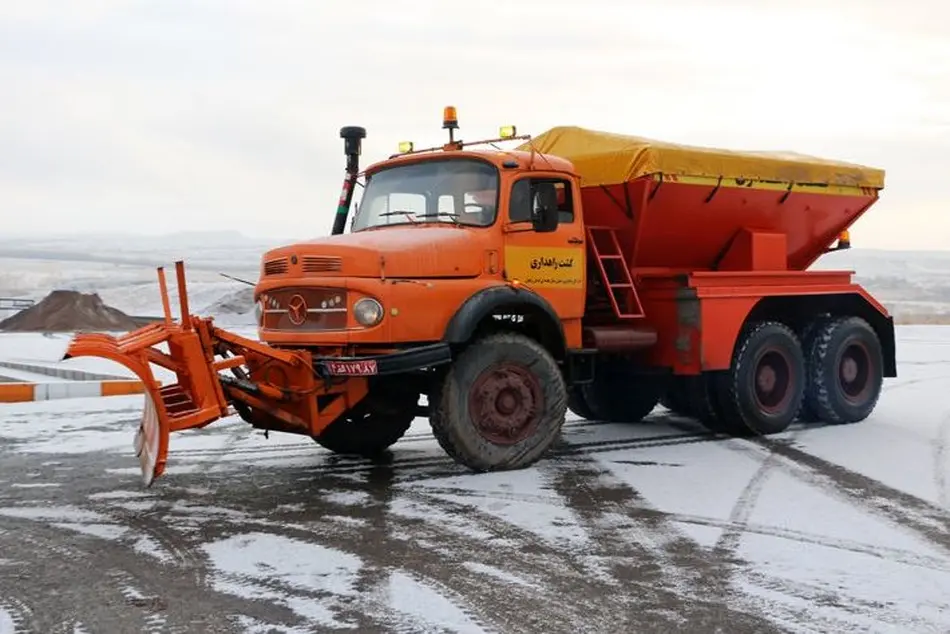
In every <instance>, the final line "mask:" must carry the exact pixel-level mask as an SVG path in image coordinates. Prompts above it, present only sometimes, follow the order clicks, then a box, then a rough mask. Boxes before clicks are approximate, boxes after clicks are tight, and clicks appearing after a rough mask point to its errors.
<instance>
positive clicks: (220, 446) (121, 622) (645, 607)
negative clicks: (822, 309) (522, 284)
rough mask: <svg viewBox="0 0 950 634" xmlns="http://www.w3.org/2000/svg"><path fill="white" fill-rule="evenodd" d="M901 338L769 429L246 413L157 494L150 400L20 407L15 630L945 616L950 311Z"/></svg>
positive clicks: (11, 430) (1, 551)
mask: <svg viewBox="0 0 950 634" xmlns="http://www.w3.org/2000/svg"><path fill="white" fill-rule="evenodd" d="M2 346H3V340H2V339H0V351H2ZM898 354H899V359H900V373H901V376H900V377H899V378H898V379H893V380H889V381H888V384H887V388H886V391H885V394H884V396H883V397H882V400H881V403H880V405H879V407H878V410H877V411H876V413H875V414H874V416H873V417H872V418H871V419H870V420H868V421H866V422H865V423H862V424H858V425H853V426H842V427H818V426H808V427H805V426H799V427H796V428H795V429H793V430H792V431H790V432H789V433H786V434H783V435H781V436H777V437H772V438H770V439H768V440H759V441H746V440H735V439H722V438H715V437H711V436H710V435H709V434H707V433H705V432H704V431H703V430H702V429H701V428H699V427H698V426H696V425H694V424H692V423H690V422H689V421H686V420H682V419H677V418H674V417H672V416H670V415H668V414H667V413H666V412H665V411H664V410H662V409H660V408H658V409H657V411H656V412H655V413H654V414H653V416H652V417H651V419H650V421H649V422H647V423H643V424H640V425H633V426H623V425H603V424H595V423H590V422H587V421H572V422H570V423H569V424H568V426H567V427H566V428H565V433H564V441H563V443H562V445H561V446H560V447H559V448H558V449H557V451H556V452H555V454H554V455H552V456H551V457H550V458H549V459H547V460H545V461H543V462H542V463H540V464H539V465H538V466H537V467H536V468H533V469H529V470H525V471H522V472H517V473H505V474H488V475H472V474H469V473H467V472H465V471H463V470H462V469H460V468H457V467H455V466H453V464H452V463H451V462H450V460H449V459H448V458H447V457H446V456H444V455H443V454H442V452H441V451H440V450H439V448H438V445H437V444H436V443H435V441H434V440H433V439H432V438H431V436H430V435H429V434H428V430H427V425H426V423H425V422H424V421H418V423H417V425H416V426H414V428H413V429H412V430H411V431H410V435H409V436H408V437H407V438H405V439H404V440H403V441H401V442H400V443H399V444H398V445H396V447H395V452H394V458H393V461H392V463H391V464H388V465H369V464H367V463H364V462H361V461H357V460H351V459H341V458H336V457H334V456H331V455H329V454H328V453H326V452H325V451H323V450H322V449H319V448H318V447H317V446H316V445H315V444H314V443H312V442H311V441H309V440H307V439H302V438H297V437H293V436H285V435H279V434H274V435H272V436H271V437H270V439H269V440H265V439H264V438H263V436H262V435H261V434H260V433H258V432H256V431H253V430H251V429H250V428H248V427H246V426H245V425H244V424H243V423H240V422H239V421H237V420H236V419H229V420H227V421H224V422H222V423H219V424H216V425H213V426H212V427H210V428H209V429H207V430H201V431H197V432H187V433H182V434H178V435H176V436H173V438H172V450H171V454H170V459H169V469H168V473H167V475H166V476H165V477H164V478H162V479H160V480H159V481H158V482H157V483H156V484H155V486H154V487H153V488H152V489H150V490H143V489H141V488H140V486H139V479H138V478H139V476H138V471H137V463H136V461H135V458H134V456H132V455H131V439H132V433H133V431H134V427H135V424H136V421H137V417H138V413H139V410H140V407H141V397H113V398H109V399H81V400H72V401H52V402H46V403H35V404H32V403H31V404H22V405H0V634H7V633H8V632H14V631H15V632H21V631H22V632H42V633H47V632H49V633H53V632H126V631H128V632H130V631H136V632H138V631H156V632H159V631H169V632H183V631H189V632H191V631H194V632H232V631H233V632H238V631H246V632H332V631H358V632H443V631H444V632H519V633H522V632H571V633H573V632H604V633H614V632H652V631H671V630H673V629H679V630H682V631H688V632H693V631H702V632H713V631H719V630H721V631H728V632H730V633H739V632H768V631H794V632H832V631H833V632H867V631H873V632H901V633H906V632H915V633H916V632H945V631H947V630H948V629H950V397H948V396H947V394H948V393H950V328H924V327H919V328H918V327H914V328H902V329H901V330H900V341H899V344H898Z"/></svg>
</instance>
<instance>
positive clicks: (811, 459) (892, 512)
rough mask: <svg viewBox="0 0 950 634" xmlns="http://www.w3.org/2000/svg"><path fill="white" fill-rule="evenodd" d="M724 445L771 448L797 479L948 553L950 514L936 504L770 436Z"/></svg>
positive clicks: (746, 449)
mask: <svg viewBox="0 0 950 634" xmlns="http://www.w3.org/2000/svg"><path fill="white" fill-rule="evenodd" d="M723 445H724V446H725V447H728V448H730V449H733V450H735V451H738V452H740V453H744V454H747V455H748V454H749V453H750V452H751V453H752V454H753V455H759V456H761V455H762V452H763V451H771V452H772V454H773V455H775V456H776V457H777V458H779V460H778V462H777V465H778V466H779V467H781V469H782V470H783V471H785V472H787V473H788V474H789V475H791V476H793V477H795V478H797V479H798V480H799V481H801V482H803V483H805V484H807V485H809V486H813V487H816V488H818V489H819V490H823V491H825V492H827V493H829V494H831V495H832V496H833V497H836V498H838V499H843V500H845V501H847V502H848V503H850V504H851V505H852V506H855V507H857V508H860V509H863V510H865V511H867V512H870V513H872V514H874V515H876V516H878V517H881V518H882V519H885V520H887V521H888V522H890V523H892V524H894V525H896V526H897V527H899V528H900V529H903V530H910V531H912V532H914V533H916V534H918V535H919V536H920V537H923V538H924V539H925V540H926V541H928V542H930V543H932V544H934V545H936V546H938V547H940V548H941V549H943V550H945V551H947V552H948V553H950V514H948V513H947V511H946V510H945V509H943V508H941V507H940V506H939V505H936V504H933V503H931V502H928V501H927V500H923V499H921V498H919V497H917V496H914V495H911V494H910V493H906V492H904V491H901V490H899V489H895V488H893V487H891V486H888V485H886V484H884V483H883V482H880V481H879V480H875V479H873V478H870V477H868V476H866V475H863V474H861V473H858V472H856V471H852V470H850V469H847V468H846V467H843V466H841V465H838V464H835V463H833V462H829V461H827V460H825V459H823V458H819V457H817V456H815V455H812V454H809V453H807V452H806V451H804V450H802V449H800V448H798V447H795V446H793V445H791V444H788V443H787V441H779V440H773V439H769V438H757V439H753V440H744V439H731V440H728V441H726V442H725V443H723Z"/></svg>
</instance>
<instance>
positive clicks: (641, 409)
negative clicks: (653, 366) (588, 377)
mask: <svg viewBox="0 0 950 634" xmlns="http://www.w3.org/2000/svg"><path fill="white" fill-rule="evenodd" d="M581 392H582V393H583V395H584V400H585V401H586V402H587V406H588V407H589V408H590V411H591V413H593V415H594V418H595V419H596V420H602V421H605V422H610V423H637V422H640V421H641V420H643V418H644V417H645V416H646V415H647V414H649V413H650V412H652V411H653V409H654V408H655V407H656V406H657V404H658V403H659V402H660V395H661V394H662V392H663V382H662V380H661V378H660V377H657V376H650V375H645V374H640V373H637V372H634V371H632V370H631V369H630V368H629V367H626V366H625V365H624V364H623V363H622V362H620V363H615V364H610V365H607V364H605V365H604V366H602V368H599V369H598V371H597V374H596V375H595V377H594V380H593V382H591V383H587V384H586V385H583V386H582V387H581Z"/></svg>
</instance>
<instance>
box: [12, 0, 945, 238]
mask: <svg viewBox="0 0 950 634" xmlns="http://www.w3.org/2000/svg"><path fill="white" fill-rule="evenodd" d="M0 94H2V97H3V105H2V109H0V112H2V114H0V218H2V222H0V235H3V234H6V235H10V234H14V233H20V232H27V231H30V230H31V229H39V228H44V229H46V228H49V229H53V230H56V231H57V232H58V233H68V232H98V231H116V230H118V231H133V232H142V233H162V232H170V231H179V230H188V229H191V230H208V229H215V228H228V229H233V228H237V229H240V230H241V231H242V232H244V233H247V234H251V235H253V234H258V235H262V236H268V237H285V236H299V237H301V238H304V237H312V236H316V235H321V234H324V233H327V232H328V230H329V227H330V224H331V217H332V214H333V210H334V207H335V202H336V199H337V197H338V194H339V189H340V182H341V178H342V168H343V157H342V145H341V141H340V139H339V136H338V133H339V128H340V127H341V126H343V125H350V124H356V125H363V126H365V127H366V128H367V129H368V132H369V138H368V139H367V142H366V145H365V151H364V162H368V161H374V160H378V159H380V158H383V157H384V156H385V155H386V154H388V153H392V152H393V151H395V149H396V145H397V143H398V141H400V140H403V139H411V140H413V141H415V142H416V143H417V144H427V145H428V144H435V143H440V142H442V141H443V131H442V130H441V129H440V122H441V109H442V106H443V105H446V104H454V105H456V106H457V107H458V109H459V116H460V119H461V125H462V132H463V136H464V137H466V138H474V137H482V136H488V135H492V134H494V133H495V132H496V130H497V126H498V125H500V124H506V123H515V124H517V125H518V126H519V130H520V131H522V132H530V133H534V134H538V133H541V132H543V131H544V130H546V129H547V128H549V127H551V126H555V125H581V126H586V127H592V128H598V129H603V130H609V131H616V132H623V133H629V134H636V135H641V136H648V137H654V138H661V139H666V140H671V141H678V142H683V143H693V144H706V145H716V146H725V147H732V148H740V149H741V148H749V149H776V150H795V151H800V152H805V153H812V154H819V155H827V156H829V157H831V158H839V159H844V160H850V161H855V162H859V163H864V164H869V165H873V166H875V167H883V168H885V169H886V170H887V188H886V189H885V192H884V194H883V197H882V200H881V201H880V202H879V203H878V206H877V207H876V208H875V209H874V210H873V211H872V212H871V213H869V214H868V216H866V218H865V219H864V220H862V221H861V222H860V223H859V224H858V226H857V227H856V228H855V230H854V231H853V239H854V241H855V243H856V245H857V246H874V247H886V248H950V3H947V2H946V0H903V1H901V2H894V1H893V0H820V1H818V0H787V1H786V0H772V1H770V0H715V1H712V0H664V1H663V2H660V1H658V0H657V1H654V2H647V1H646V0H616V1H609V0H585V1H584V2H561V1H560V0H547V1H543V0H517V1H515V0H510V1H507V2H502V1H500V0H481V1H479V2H475V1H461V0H460V1H456V2H452V1H451V0H449V1H446V0H438V1H428V0H426V1H422V0H416V1H411V2H410V1H401V0H384V1H376V0H362V1H360V2H329V1H320V0H268V1H267V2H263V1H261V0H256V1H250V0H248V1H245V0H188V1H185V0H152V1H144V0H143V1H127V2H121V1H113V0H73V1H69V2H67V1H63V2H50V1H45V0H29V1H28V2H27V1H24V2H15V1H14V0H4V1H3V2H2V3H0ZM31 233H32V231H31Z"/></svg>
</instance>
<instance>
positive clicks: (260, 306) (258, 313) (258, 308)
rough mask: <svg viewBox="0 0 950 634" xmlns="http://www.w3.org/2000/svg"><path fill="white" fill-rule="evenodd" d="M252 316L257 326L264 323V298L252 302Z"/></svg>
mask: <svg viewBox="0 0 950 634" xmlns="http://www.w3.org/2000/svg"><path fill="white" fill-rule="evenodd" d="M254 318H255V319H256V320H257V325H258V326H260V325H262V324H263V323H264V300H262V299H259V300H257V301H256V302H254Z"/></svg>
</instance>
